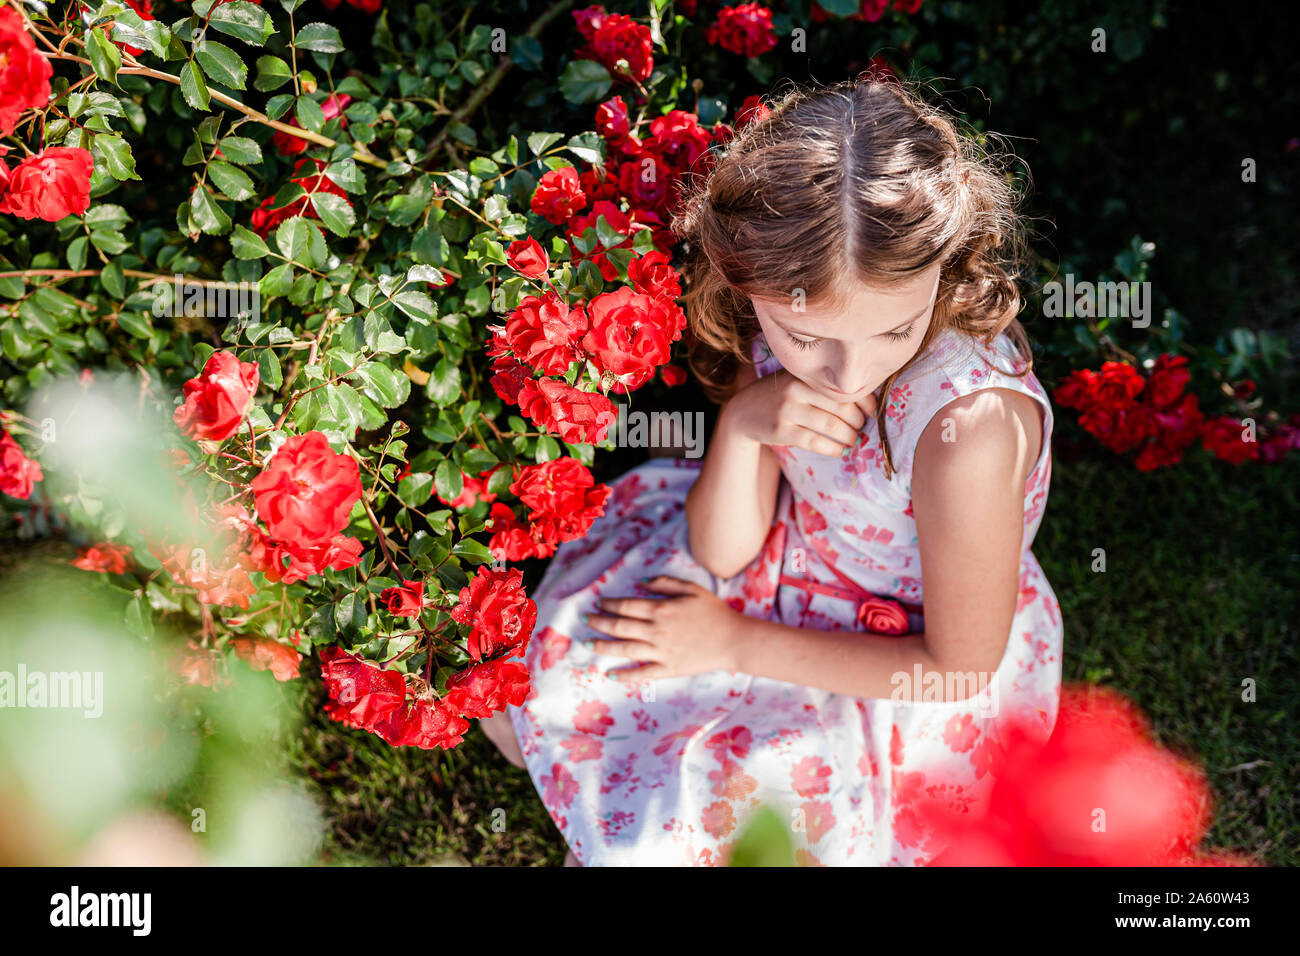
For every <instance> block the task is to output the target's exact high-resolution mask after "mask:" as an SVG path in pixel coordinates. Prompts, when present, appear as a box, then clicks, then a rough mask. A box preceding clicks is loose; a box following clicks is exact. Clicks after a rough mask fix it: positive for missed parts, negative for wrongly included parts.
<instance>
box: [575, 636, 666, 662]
mask: <svg viewBox="0 0 1300 956" xmlns="http://www.w3.org/2000/svg"><path fill="white" fill-rule="evenodd" d="M587 643H588V644H589V645H590V646H591V649H592V650H593V651H595V652H596V653H597V654H609V655H610V656H611V657H626V658H629V659H630V660H634V661H653V660H654V659H655V657H654V646H653V645H651V644H647V643H646V642H645V641H602V640H592V641H588V642H587Z"/></svg>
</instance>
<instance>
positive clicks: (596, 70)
mask: <svg viewBox="0 0 1300 956" xmlns="http://www.w3.org/2000/svg"><path fill="white" fill-rule="evenodd" d="M613 83H614V78H613V77H612V76H610V75H609V70H607V69H605V67H603V66H602V65H601V64H599V63H597V62H596V61H595V60H570V61H569V64H568V66H566V67H565V68H564V72H563V73H561V74H560V93H561V94H562V95H563V96H564V98H565V99H566V100H568V101H569V102H570V103H594V102H596V100H598V99H600V98H601V97H602V96H604V95H605V94H606V93H608V92H609V88H610V87H611V86H612V85H613Z"/></svg>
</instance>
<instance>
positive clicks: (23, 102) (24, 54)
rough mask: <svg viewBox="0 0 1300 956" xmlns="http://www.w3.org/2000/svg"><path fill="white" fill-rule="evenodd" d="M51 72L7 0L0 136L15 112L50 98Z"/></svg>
mask: <svg viewBox="0 0 1300 956" xmlns="http://www.w3.org/2000/svg"><path fill="white" fill-rule="evenodd" d="M53 73H54V70H53V69H52V68H51V66H50V61H49V60H47V59H46V58H45V57H43V56H41V55H40V54H39V53H37V52H36V43H35V42H34V41H33V40H32V38H31V36H30V34H28V33H27V31H26V30H25V29H23V18H22V17H21V16H19V15H18V11H17V10H15V9H14V8H13V7H11V6H9V5H7V4H6V5H5V6H4V7H3V8H0V136H10V135H12V134H13V131H14V126H15V124H16V123H17V122H18V117H19V116H21V115H22V114H23V113H24V112H26V111H27V110H33V109H40V108H41V107H43V106H44V105H45V104H46V103H48V102H49V101H50V77H51V76H52V75H53ZM60 218H62V217H60Z"/></svg>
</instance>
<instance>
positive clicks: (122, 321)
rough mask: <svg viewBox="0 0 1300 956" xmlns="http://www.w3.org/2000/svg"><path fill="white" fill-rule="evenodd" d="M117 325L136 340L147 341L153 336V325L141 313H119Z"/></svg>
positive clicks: (145, 315)
mask: <svg viewBox="0 0 1300 956" xmlns="http://www.w3.org/2000/svg"><path fill="white" fill-rule="evenodd" d="M117 324H118V325H119V326H121V327H122V328H123V329H125V330H126V331H127V332H128V333H130V334H131V335H133V336H134V337H135V338H137V339H148V338H149V337H150V336H152V335H153V325H152V324H151V323H150V321H149V316H148V315H147V314H145V313H143V312H119V313H118V314H117Z"/></svg>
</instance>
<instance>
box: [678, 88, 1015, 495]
mask: <svg viewBox="0 0 1300 956" xmlns="http://www.w3.org/2000/svg"><path fill="white" fill-rule="evenodd" d="M765 105H767V106H768V107H769V108H770V110H771V113H770V115H768V116H766V117H764V118H763V119H760V120H756V121H754V122H751V123H749V124H748V125H747V126H745V127H743V128H742V129H741V130H740V131H739V132H738V133H737V134H736V136H735V138H734V139H732V140H731V141H730V142H729V143H727V144H726V146H725V149H724V150H723V151H721V152H720V155H719V156H718V158H717V162H716V164H715V165H713V167H712V168H711V169H710V171H709V173H708V174H707V175H706V176H698V175H697V176H694V177H692V178H691V179H689V180H688V181H687V182H686V183H684V184H683V200H682V202H681V204H680V205H679V206H678V209H677V212H676V214H675V215H674V216H673V219H672V230H673V232H674V233H676V234H677V235H678V236H679V237H681V238H683V239H684V240H685V241H686V248H685V253H686V260H685V263H684V267H683V272H684V275H685V278H686V286H687V288H686V292H685V295H684V296H683V303H684V305H685V309H686V314H687V317H688V319H689V323H690V326H689V328H690V335H689V336H688V339H689V342H688V362H689V364H690V366H691V369H692V371H693V372H694V373H695V375H696V376H697V377H698V379H699V380H700V382H701V384H702V385H703V387H704V390H705V393H706V394H707V395H708V396H709V398H710V399H712V400H713V401H715V402H719V403H721V402H725V401H726V400H727V399H729V398H730V397H731V396H732V395H733V394H734V393H735V391H736V377H737V374H738V372H739V371H740V366H741V364H742V363H746V364H748V363H750V362H751V358H750V349H751V346H752V342H753V338H754V336H755V334H756V333H757V332H758V331H759V327H758V321H757V318H756V317H755V315H754V309H753V304H752V302H751V301H750V296H755V297H759V298H772V299H777V298H783V297H785V296H788V295H791V294H792V291H793V290H795V289H801V290H803V294H804V296H805V300H806V301H807V302H808V303H810V304H811V303H816V304H817V305H818V306H819V307H826V308H830V309H834V308H836V307H839V306H842V305H843V292H844V289H845V288H846V286H848V285H849V282H848V281H846V280H851V279H856V280H858V281H860V282H862V283H864V284H867V285H871V286H875V287H889V286H891V285H896V284H898V283H900V282H903V281H906V280H907V279H908V278H912V277H914V276H915V275H916V274H917V273H919V272H922V271H924V270H925V269H927V268H928V267H930V266H931V265H933V264H934V263H935V262H936V261H938V262H940V263H942V265H941V267H940V276H939V289H938V292H937V295H936V301H935V308H934V318H933V320H932V321H931V323H930V326H929V328H928V329H927V330H926V334H925V336H924V337H923V338H922V340H921V343H920V345H919V347H918V348H917V351H916V354H915V355H914V356H913V357H912V359H910V360H909V361H908V362H907V363H906V364H905V365H904V366H903V367H902V368H900V369H899V370H898V371H897V372H895V373H894V374H893V375H891V376H890V377H889V378H888V379H886V381H885V383H884V391H883V392H882V393H881V394H882V395H884V396H888V395H889V394H890V390H891V389H892V388H893V385H894V382H895V380H896V379H897V378H898V376H899V375H900V374H901V373H902V372H903V371H904V370H905V369H907V368H908V367H910V366H911V365H912V364H914V363H915V362H916V361H917V360H918V359H919V358H920V357H921V356H922V355H923V354H924V353H925V351H926V349H927V348H928V346H929V344H930V342H931V341H932V340H933V338H934V337H935V336H936V335H937V334H939V333H940V332H942V331H944V330H945V329H948V328H955V329H959V330H961V331H963V332H966V333H968V334H970V335H972V336H978V337H980V338H982V340H983V342H984V344H985V345H991V344H992V342H993V340H994V338H995V337H996V336H997V335H998V334H999V333H1000V332H1002V331H1004V330H1005V331H1007V333H1008V335H1009V336H1010V337H1011V339H1012V341H1013V342H1014V344H1015V345H1016V347H1017V348H1018V350H1019V351H1020V353H1021V355H1022V356H1023V358H1024V360H1025V366H1024V369H1023V370H1022V371H1019V372H1014V371H1010V372H1007V373H1006V374H1011V375H1026V374H1028V373H1029V371H1030V370H1031V369H1032V367H1033V354H1032V351H1031V348H1030V345H1029V338H1028V336H1027V335H1026V334H1025V331H1024V328H1023V327H1022V326H1021V325H1020V322H1019V320H1018V319H1017V318H1016V316H1017V314H1018V313H1019V312H1020V309H1021V306H1022V299H1021V295H1020V290H1019V286H1018V281H1019V274H1020V268H1019V267H1020V265H1021V264H1022V263H1023V262H1025V261H1027V254H1026V250H1027V241H1026V238H1025V234H1024V225H1023V222H1022V219H1021V216H1020V215H1019V214H1018V211H1017V209H1018V205H1019V202H1020V200H1021V199H1022V193H1021V191H1020V189H1019V188H1018V184H1017V180H1016V178H1015V177H1014V176H1013V175H1012V174H1010V173H1009V172H1008V170H1007V167H1008V165H1009V163H1010V162H1011V161H1015V157H1014V154H1011V153H1010V151H1009V150H1007V151H1005V152H1003V151H997V152H995V151H991V150H990V149H989V148H988V144H989V143H990V142H991V141H992V140H993V139H994V137H992V136H991V135H988V134H980V133H978V132H971V133H967V132H963V131H960V130H959V128H958V125H957V121H956V120H955V119H954V118H953V117H951V116H950V115H948V114H947V113H945V112H944V111H943V110H941V109H940V108H938V107H935V106H932V105H930V104H929V103H927V102H926V100H925V99H924V98H923V96H922V94H921V92H920V88H919V86H918V85H916V84H912V83H909V82H908V81H904V80H898V79H894V78H887V79H879V78H876V77H874V76H872V75H864V76H861V77H859V78H857V79H853V80H843V81H841V82H839V83H835V84H832V85H830V86H825V87H799V86H798V85H794V86H793V88H792V89H790V90H789V91H787V92H785V93H784V94H779V95H777V96H776V98H775V99H773V100H771V101H769V102H767V103H766V104H765ZM887 405H888V401H887V400H886V401H882V402H881V403H880V406H879V408H878V410H877V413H876V426H877V429H878V432H879V435H880V444H881V448H882V450H883V451H884V457H885V474H886V476H887V477H891V478H892V475H893V471H894V465H893V459H892V457H891V455H890V448H889V439H888V436H887V435H886V433H885V408H886V406H887Z"/></svg>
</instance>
